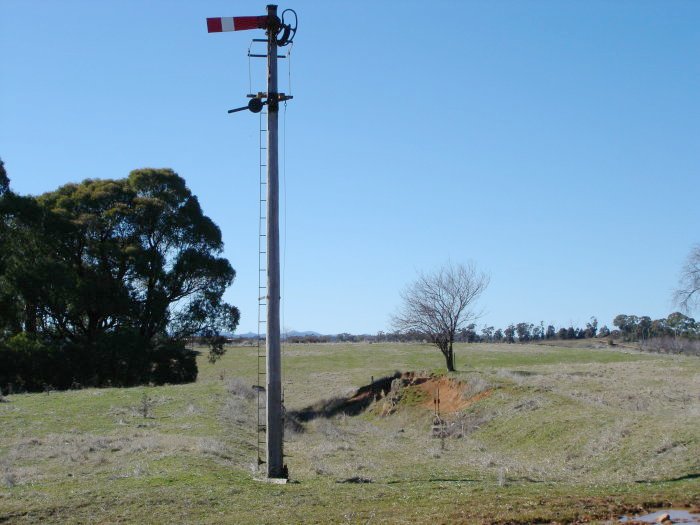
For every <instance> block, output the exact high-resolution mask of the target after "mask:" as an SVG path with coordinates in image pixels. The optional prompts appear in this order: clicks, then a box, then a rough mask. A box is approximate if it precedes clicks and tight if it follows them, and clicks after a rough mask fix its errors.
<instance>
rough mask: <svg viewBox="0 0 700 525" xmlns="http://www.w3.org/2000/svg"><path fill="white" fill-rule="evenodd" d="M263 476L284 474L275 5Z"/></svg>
mask: <svg viewBox="0 0 700 525" xmlns="http://www.w3.org/2000/svg"><path fill="white" fill-rule="evenodd" d="M267 19H268V25H267V101H268V103H267V329H266V335H267V337H266V340H267V342H266V354H267V365H266V366H267V385H266V391H267V407H266V413H267V421H266V426H267V476H268V477H270V478H281V477H284V475H283V474H284V472H283V469H284V463H283V462H284V459H283V450H282V446H283V439H282V438H283V432H284V421H283V417H284V416H283V414H282V366H281V356H280V235H279V163H278V154H277V153H278V134H277V127H278V116H279V93H278V92H277V32H278V29H279V19H278V18H277V6H276V5H268V6H267Z"/></svg>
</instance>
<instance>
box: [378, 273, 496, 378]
mask: <svg viewBox="0 0 700 525" xmlns="http://www.w3.org/2000/svg"><path fill="white" fill-rule="evenodd" d="M488 285H489V277H488V276H487V275H486V274H485V273H482V272H479V271H478V270H477V269H476V268H475V266H474V265H473V264H471V263H470V264H468V265H466V266H465V265H462V264H458V265H452V264H451V263H448V264H447V265H445V266H443V267H442V268H440V270H438V271H437V272H435V273H431V274H420V275H419V277H418V279H417V280H416V281H415V282H413V283H411V284H410V285H408V286H407V287H406V289H405V290H404V291H403V292H402V293H401V300H402V303H403V304H402V306H401V308H400V310H399V312H398V313H397V314H396V315H394V317H393V318H392V324H393V326H394V328H395V329H396V330H398V331H400V332H418V333H421V334H424V335H425V336H426V337H427V338H428V339H430V341H431V342H432V343H433V344H434V345H435V346H437V347H438V348H439V349H440V352H442V355H444V356H445V362H446V364H447V370H449V371H450V372H453V371H454V370H455V358H454V351H453V348H452V345H453V343H454V338H455V333H456V332H457V330H459V329H460V328H462V327H464V326H466V325H467V324H468V323H469V322H470V321H473V320H474V319H476V318H477V317H478V315H477V313H476V312H474V310H473V309H472V308H473V303H474V302H475V301H476V299H477V298H478V297H479V296H480V295H481V293H482V292H483V291H484V290H485V289H486V287H487V286H488Z"/></svg>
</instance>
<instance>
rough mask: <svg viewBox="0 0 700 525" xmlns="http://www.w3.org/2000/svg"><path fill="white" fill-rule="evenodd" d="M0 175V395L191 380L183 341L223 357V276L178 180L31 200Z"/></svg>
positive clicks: (85, 188)
mask: <svg viewBox="0 0 700 525" xmlns="http://www.w3.org/2000/svg"><path fill="white" fill-rule="evenodd" d="M0 168H2V170H1V171H0V246H2V250H1V251H0V389H2V390H4V391H8V390H10V389H12V390H15V391H18V390H19V391H21V390H40V389H42V388H46V387H47V385H50V386H51V387H53V388H70V387H71V386H76V385H81V386H102V385H121V386H126V385H133V384H139V383H149V382H153V383H166V382H168V383H176V382H184V381H192V380H194V379H195V378H196V376H197V366H196V362H195V354H194V353H193V352H192V351H190V350H187V349H186V348H185V341H186V340H187V338H189V337H193V336H197V337H199V338H201V339H202V340H203V341H204V342H207V343H208V344H209V346H210V358H212V359H215V358H216V357H218V356H220V355H221V354H222V353H223V342H224V339H223V338H222V337H221V336H220V333H221V331H224V330H225V331H233V330H234V329H235V328H236V326H237V324H238V319H239V313H238V310H237V309H236V308H235V307H233V306H230V305H228V304H226V303H225V302H224V301H223V300H222V296H223V293H224V291H225V290H226V288H227V286H228V285H229V284H231V282H232V281H233V278H234V275H235V272H234V270H233V268H231V265H230V264H229V262H228V261H227V260H226V259H224V258H222V257H220V256H219V254H220V253H221V251H222V248H223V244H222V240H221V232H220V230H219V228H218V227H217V226H216V225H215V224H214V222H213V221H212V220H211V219H209V218H208V217H207V216H206V215H204V214H203V212H202V210H201V208H200V206H199V203H198V201H197V198H196V197H195V196H194V195H192V193H191V192H190V190H189V189H188V188H187V186H186V184H185V181H184V179H182V178H181V177H180V176H178V175H177V174H176V173H174V172H173V171H171V170H167V169H144V170H136V171H133V172H131V174H130V175H129V177H128V178H125V179H119V180H91V179H88V180H85V181H83V182H82V183H79V184H67V185H65V186H62V187H60V188H58V189H57V190H56V191H52V192H48V193H44V194H43V195H39V196H37V197H34V196H21V195H17V194H15V193H13V192H12V191H11V190H10V189H9V178H8V177H7V174H6V173H5V170H4V167H3V166H2V163H1V162H0Z"/></svg>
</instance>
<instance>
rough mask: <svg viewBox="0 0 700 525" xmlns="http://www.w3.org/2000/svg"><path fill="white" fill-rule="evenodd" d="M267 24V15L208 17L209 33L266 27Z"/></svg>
mask: <svg viewBox="0 0 700 525" xmlns="http://www.w3.org/2000/svg"><path fill="white" fill-rule="evenodd" d="M266 26H267V17H266V16H221V17H217V18H207V32H208V33H222V32H224V31H243V30H245V29H265V27H266Z"/></svg>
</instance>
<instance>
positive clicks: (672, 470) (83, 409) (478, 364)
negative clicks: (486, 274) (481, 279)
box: [0, 344, 700, 523]
mask: <svg viewBox="0 0 700 525" xmlns="http://www.w3.org/2000/svg"><path fill="white" fill-rule="evenodd" d="M442 365H443V362H442V358H441V356H440V354H439V353H438V352H437V350H435V349H433V348H431V347H429V346H426V345H403V344H367V345H364V344H353V345H343V344H337V345H335V344H332V345H290V346H288V347H285V349H284V357H283V366H284V374H285V380H284V390H285V399H286V405H287V409H288V410H289V411H290V412H294V411H296V410H301V409H303V408H305V407H309V406H312V405H314V404H316V405H318V404H319V403H320V402H322V401H323V400H324V399H330V398H336V397H340V398H343V397H348V396H351V395H352V394H353V393H354V392H355V390H356V389H357V388H358V387H360V386H363V385H367V384H368V383H370V381H371V378H372V377H374V378H375V379H377V378H379V377H382V376H385V375H390V374H392V373H394V372H395V371H425V372H426V373H431V372H435V373H438V372H441V370H442V368H441V367H442ZM199 366H200V376H199V380H198V381H197V382H196V383H193V384H188V385H177V386H163V387H140V388H129V389H103V390H94V389H87V390H80V391H68V392H51V393H50V394H22V395H12V396H9V397H8V398H7V402H3V403H0V523H35V522H41V523H51V522H53V523H120V522H123V523H176V522H182V523H423V522H426V523H427V522H430V523H481V522H483V523H535V522H545V523H547V522H586V521H593V522H596V521H598V522H605V521H606V520H608V519H611V518H612V517H614V516H616V515H618V514H621V513H625V512H632V511H635V510H641V509H642V508H646V509H651V508H654V507H660V506H670V505H675V506H696V507H697V506H698V505H700V359H697V358H690V357H682V356H665V355H664V356H662V355H654V354H644V353H638V352H634V351H631V350H628V349H609V348H597V349H596V348H560V347H551V346H546V347H545V346H534V345H530V346H526V345H525V346H520V345H486V344H474V345H463V346H459V347H458V348H457V368H458V369H459V372H457V373H455V374H452V376H453V377H454V378H455V379H458V380H459V381H461V382H463V384H464V394H463V395H464V398H465V399H472V400H473V401H472V402H470V403H469V404H468V406H467V407H466V408H464V409H462V410H461V411H459V412H458V413H454V414H445V416H446V417H447V418H448V419H449V420H450V421H452V422H454V427H455V428H459V432H456V433H454V434H453V435H452V436H450V437H447V438H445V439H435V438H432V437H431V424H432V411H431V409H429V408H426V407H424V406H421V403H423V402H424V401H425V399H424V396H423V397H421V396H417V395H413V396H412V395H404V396H403V398H402V401H401V402H400V403H399V405H398V408H397V410H396V411H395V412H394V413H393V414H391V415H388V416H381V415H380V410H379V406H378V405H380V404H381V403H382V401H378V402H377V404H376V405H377V406H370V407H369V408H368V410H366V411H365V412H363V413H361V414H358V415H355V416H349V415H345V414H342V413H340V414H338V415H335V416H333V417H319V418H316V419H313V420H311V421H308V422H306V423H304V424H303V428H301V429H299V428H297V429H296V430H295V431H291V430H290V431H289V432H288V433H287V435H286V438H285V441H286V442H285V452H286V455H287V458H286V461H287V464H288V465H289V471H290V477H291V478H292V480H293V483H289V484H287V485H273V484H269V483H263V482H260V481H256V480H255V476H256V475H257V474H256V472H255V468H256V466H255V463H256V461H255V460H256V434H255V421H256V418H255V399H254V398H253V397H252V395H251V391H250V389H249V386H250V385H252V384H253V383H254V382H255V371H256V357H255V349H251V348H239V347H233V348H231V349H230V350H229V352H228V354H227V355H226V356H225V357H224V358H223V359H222V360H221V361H220V362H219V363H217V364H216V365H213V366H212V365H210V364H208V363H207V362H206V359H201V360H200V362H199ZM428 401H430V400H428ZM321 404H322V403H321ZM353 479H354V480H362V481H368V482H367V483H348V482H344V481H348V480H353Z"/></svg>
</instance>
